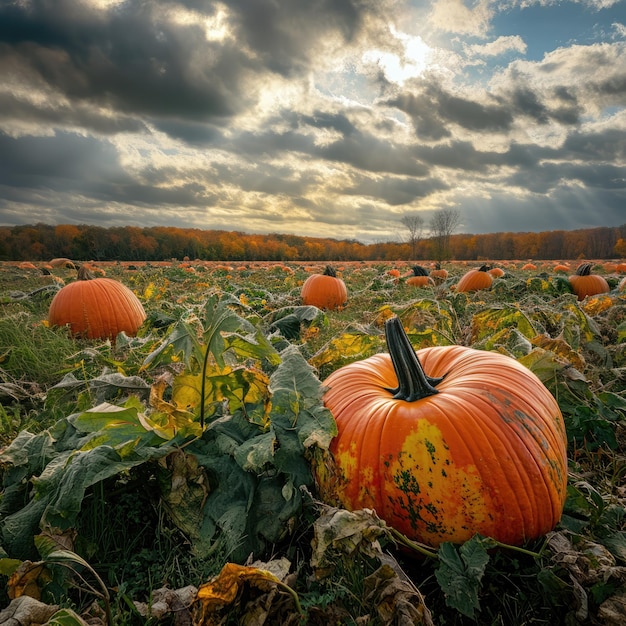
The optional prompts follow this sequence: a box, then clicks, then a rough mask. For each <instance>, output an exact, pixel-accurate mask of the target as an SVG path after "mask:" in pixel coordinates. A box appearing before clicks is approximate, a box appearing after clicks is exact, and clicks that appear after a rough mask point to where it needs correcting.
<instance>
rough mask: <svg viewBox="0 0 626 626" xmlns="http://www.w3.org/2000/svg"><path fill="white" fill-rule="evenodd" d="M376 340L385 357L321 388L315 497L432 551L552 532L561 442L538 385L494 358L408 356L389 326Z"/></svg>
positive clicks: (559, 503) (454, 352) (563, 475)
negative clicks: (326, 436)
mask: <svg viewBox="0 0 626 626" xmlns="http://www.w3.org/2000/svg"><path fill="white" fill-rule="evenodd" d="M385 332H386V337H387V346H388V350H389V353H388V354H387V353H381V354H376V355H374V356H371V357H369V358H366V359H364V360H361V361H357V362H354V363H351V364H348V365H345V366H343V367H341V368H339V369H337V370H335V372H333V373H332V374H331V375H330V376H329V377H328V378H327V379H326V380H325V381H324V383H323V385H324V387H325V388H326V391H325V393H324V396H323V400H324V404H325V406H326V407H327V408H328V409H329V410H330V411H331V413H332V414H333V416H334V417H335V420H336V423H337V435H336V436H335V437H334V438H333V440H332V441H331V445H330V453H331V454H330V455H329V458H328V459H327V462H326V463H318V464H317V465H316V467H315V475H316V481H317V485H318V489H319V493H320V496H321V498H322V499H323V500H324V501H326V502H328V503H331V504H334V505H336V506H337V505H338V506H343V507H344V508H346V509H349V510H359V509H362V508H371V509H374V510H375V511H376V512H377V514H378V515H379V517H381V518H382V519H384V520H385V521H386V522H387V523H388V524H389V525H390V526H391V527H393V528H395V529H396V530H398V531H399V532H401V533H403V534H404V535H405V536H407V537H408V538H410V539H412V540H415V541H419V542H422V543H425V544H427V545H429V546H432V547H437V546H439V545H440V544H441V543H442V542H446V541H450V542H455V543H460V542H464V541H466V540H468V539H470V538H471V537H472V536H473V535H475V534H476V533H480V534H481V535H483V536H489V537H493V538H494V539H496V540H498V541H502V542H505V543H508V544H512V545H520V544H522V543H524V542H526V541H528V540H531V539H534V538H537V537H540V536H542V535H544V534H546V533H547V532H549V531H550V530H552V529H553V528H554V527H555V525H556V524H557V522H558V521H559V519H560V517H561V514H562V511H563V506H564V502H565V497H566V488H567V449H566V448H567V446H566V432H565V426H564V423H563V417H562V415H561V411H560V410H559V406H558V404H557V402H556V400H555V399H554V397H553V396H552V395H551V394H550V392H549V391H548V389H547V388H546V387H545V386H544V385H543V383H542V382H541V381H540V380H539V378H537V376H535V374H533V373H532V372H531V371H530V370H529V369H527V368H526V367H524V366H523V365H521V364H520V363H519V362H518V361H516V360H515V359H513V358H512V357H509V356H506V355H504V354H500V353H496V352H487V351H483V350H476V349H473V348H469V347H465V346H457V345H452V346H434V347H426V348H422V349H420V350H418V351H417V353H416V352H415V351H414V350H413V347H412V346H411V344H410V341H409V339H408V337H407V335H406V333H405V332H404V329H403V328H402V324H401V322H400V320H399V318H398V317H395V316H394V317H392V318H390V319H388V320H387V321H386V322H385ZM425 372H428V375H427V374H426V373H425Z"/></svg>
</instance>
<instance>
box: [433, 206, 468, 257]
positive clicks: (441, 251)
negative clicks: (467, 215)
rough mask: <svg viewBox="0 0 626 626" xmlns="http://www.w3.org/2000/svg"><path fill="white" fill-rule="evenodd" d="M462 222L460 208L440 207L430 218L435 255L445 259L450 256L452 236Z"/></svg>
mask: <svg viewBox="0 0 626 626" xmlns="http://www.w3.org/2000/svg"><path fill="white" fill-rule="evenodd" d="M460 223H461V212H460V211H459V210H458V209H439V210H438V211H437V212H436V213H435V214H434V215H433V217H432V219H431V220H430V234H431V241H432V243H433V257H434V259H435V260H436V261H444V260H445V259H447V258H449V256H450V237H451V236H452V233H454V231H455V230H456V228H457V227H458V225H459V224H460Z"/></svg>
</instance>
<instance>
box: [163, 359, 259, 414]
mask: <svg viewBox="0 0 626 626" xmlns="http://www.w3.org/2000/svg"><path fill="white" fill-rule="evenodd" d="M268 386H269V378H268V376H267V375H266V374H265V373H264V372H262V371H261V370H259V369H256V368H253V367H247V368H246V367H238V368H235V369H233V368H231V367H229V366H227V365H225V366H224V367H220V366H218V365H217V364H216V363H214V364H212V365H209V366H208V367H207V371H206V377H205V387H204V402H205V407H206V406H211V405H214V406H215V405H216V404H221V403H222V402H224V401H227V402H228V409H229V412H230V413H234V412H236V411H238V410H242V411H243V412H244V413H245V415H246V417H247V418H248V419H249V420H250V421H252V422H254V423H256V424H260V425H263V424H265V422H266V421H267V413H268V410H269V392H268ZM172 398H173V400H175V401H176V402H177V404H178V406H185V407H187V408H189V409H190V410H193V409H195V408H197V407H199V406H200V402H201V398H202V375H201V374H195V375H192V374H181V375H179V376H177V377H176V378H175V379H174V382H173V389H172ZM208 415H209V416H210V415H211V411H210V410H209V412H208Z"/></svg>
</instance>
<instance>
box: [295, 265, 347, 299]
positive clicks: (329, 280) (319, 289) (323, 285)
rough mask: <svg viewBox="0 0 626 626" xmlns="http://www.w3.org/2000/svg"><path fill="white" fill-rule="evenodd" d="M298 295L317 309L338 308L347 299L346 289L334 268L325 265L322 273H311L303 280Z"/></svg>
mask: <svg viewBox="0 0 626 626" xmlns="http://www.w3.org/2000/svg"><path fill="white" fill-rule="evenodd" d="M300 296H301V298H302V302H303V303H304V304H308V305H312V306H316V307H317V308H318V309H339V308H341V307H343V306H344V305H345V304H346V302H347V301H348V290H347V289H346V284H345V283H344V282H343V280H342V279H341V278H339V277H338V276H337V272H335V270H334V268H332V267H331V266H330V265H327V266H326V269H325V270H324V273H323V274H311V276H309V277H308V278H307V279H306V280H305V281H304V283H303V285H302V289H301V291H300Z"/></svg>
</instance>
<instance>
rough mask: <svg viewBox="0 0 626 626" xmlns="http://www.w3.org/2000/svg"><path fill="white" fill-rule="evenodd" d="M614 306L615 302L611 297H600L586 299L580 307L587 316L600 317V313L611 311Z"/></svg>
mask: <svg viewBox="0 0 626 626" xmlns="http://www.w3.org/2000/svg"><path fill="white" fill-rule="evenodd" d="M614 304H615V302H614V300H613V298H611V296H607V295H599V296H594V297H591V298H585V299H584V300H583V301H582V302H581V303H580V307H581V308H582V310H583V311H584V312H585V313H586V314H587V315H598V313H602V311H606V310H607V309H610V308H611V307H612V306H613V305H614Z"/></svg>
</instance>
